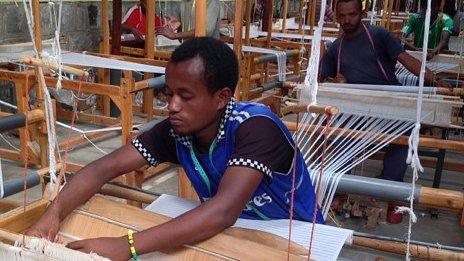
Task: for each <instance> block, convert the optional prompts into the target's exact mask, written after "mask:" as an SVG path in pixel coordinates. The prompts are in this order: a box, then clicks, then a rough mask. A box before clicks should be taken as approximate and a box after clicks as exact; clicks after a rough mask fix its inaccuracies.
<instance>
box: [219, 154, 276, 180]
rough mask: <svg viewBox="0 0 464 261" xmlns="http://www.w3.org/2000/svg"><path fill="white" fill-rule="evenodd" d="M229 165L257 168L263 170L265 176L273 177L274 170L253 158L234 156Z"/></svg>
mask: <svg viewBox="0 0 464 261" xmlns="http://www.w3.org/2000/svg"><path fill="white" fill-rule="evenodd" d="M227 166H238V167H247V168H251V169H255V170H257V171H260V172H262V173H263V174H264V175H265V176H267V177H269V178H271V179H272V170H271V169H270V168H269V167H268V166H266V165H264V164H263V163H261V162H258V161H256V160H252V159H244V158H233V159H230V160H229V162H228V163H227Z"/></svg>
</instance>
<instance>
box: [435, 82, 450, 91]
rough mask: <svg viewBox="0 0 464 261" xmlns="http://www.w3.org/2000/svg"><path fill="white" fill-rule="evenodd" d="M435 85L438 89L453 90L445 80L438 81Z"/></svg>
mask: <svg viewBox="0 0 464 261" xmlns="http://www.w3.org/2000/svg"><path fill="white" fill-rule="evenodd" d="M435 85H436V87H443V88H448V89H452V88H453V87H452V86H451V85H449V84H448V83H447V82H445V81H443V80H436V81H435Z"/></svg>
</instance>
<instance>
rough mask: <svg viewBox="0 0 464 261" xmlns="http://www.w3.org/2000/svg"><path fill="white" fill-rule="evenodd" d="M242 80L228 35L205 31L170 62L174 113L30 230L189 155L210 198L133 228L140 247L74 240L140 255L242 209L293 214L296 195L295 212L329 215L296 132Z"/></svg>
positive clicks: (77, 183)
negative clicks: (242, 92) (106, 188)
mask: <svg viewBox="0 0 464 261" xmlns="http://www.w3.org/2000/svg"><path fill="white" fill-rule="evenodd" d="M237 81H238V63H237V59H236V57H235V54H234V53H233V51H232V50H231V49H230V48H229V47H228V46H227V45H226V44H224V43H222V42H220V41H219V40H216V39H213V38H206V37H205V38H195V39H193V40H190V41H187V42H184V43H183V44H182V45H181V46H180V47H178V48H177V49H176V50H175V51H174V53H173V54H172V57H171V60H170V61H169V63H168V65H167V67H166V91H165V94H166V96H167V99H168V102H169V106H168V110H169V118H168V119H166V120H164V121H162V122H160V123H159V124H157V125H156V126H155V127H153V128H152V129H151V130H149V131H147V132H145V133H142V134H141V135H140V136H139V137H138V138H136V139H135V140H134V141H133V142H132V144H129V145H126V146H123V147H122V148H119V149H118V150H116V151H114V152H112V153H111V154H109V155H107V156H104V157H103V158H101V159H99V160H96V161H94V162H92V163H90V164H89V165H87V166H86V167H84V168H83V169H82V170H81V171H79V172H78V173H76V175H75V176H74V177H73V178H72V180H71V181H69V182H68V183H67V184H66V185H65V186H64V188H63V189H62V191H61V192H60V193H59V195H58V196H57V198H56V199H55V200H54V201H53V203H52V204H51V205H50V207H49V208H48V210H47V211H46V212H45V214H44V215H43V216H42V218H41V219H40V220H39V222H37V223H36V224H35V225H34V226H33V227H32V228H31V229H30V230H29V232H28V234H29V235H35V236H39V237H44V238H47V239H49V240H53V239H54V237H55V235H56V233H57V231H58V229H59V226H60V225H59V224H60V221H61V220H63V219H64V218H65V217H66V216H67V215H68V214H69V213H70V212H71V211H72V210H73V209H74V208H75V207H77V206H78V205H80V204H83V203H84V202H86V201H87V200H88V199H89V198H90V197H92V196H93V195H94V194H95V193H96V192H98V191H99V188H100V187H101V186H102V185H103V184H105V183H106V182H108V181H110V180H112V179H114V178H115V177H117V176H119V175H122V174H124V173H128V172H130V171H132V170H135V169H137V168H140V167H142V166H144V165H145V164H147V162H148V163H150V164H152V165H156V164H157V163H160V162H174V163H180V164H182V166H183V167H184V169H185V171H186V173H187V176H188V177H189V179H190V180H191V182H192V184H193V187H194V188H195V190H196V192H197V194H198V196H199V198H200V200H201V201H202V202H203V203H202V204H201V205H200V206H199V207H197V208H195V209H193V210H191V211H189V212H187V213H185V214H183V215H181V216H179V217H177V218H175V219H172V220H171V221H169V222H167V223H164V224H162V225H160V226H157V227H152V228H150V229H147V230H145V231H142V232H138V233H134V234H133V235H131V237H133V240H132V242H133V243H131V244H130V246H133V247H134V249H133V251H129V244H128V237H125V236H123V237H118V238H97V239H90V240H82V241H76V242H72V243H70V244H69V245H68V247H70V248H73V249H77V250H81V251H84V252H95V253H97V254H99V255H102V256H106V257H109V258H111V259H116V260H121V259H126V260H127V259H129V258H131V254H132V257H134V256H136V255H137V254H143V253H148V252H152V251H159V250H165V249H171V248H175V247H178V246H181V245H185V244H192V243H196V242H199V241H202V240H205V239H207V238H209V237H212V236H214V235H215V234H218V233H220V232H221V231H222V230H224V229H225V228H227V227H229V226H231V225H233V224H234V223H235V221H236V219H237V218H238V217H241V218H249V219H261V220H266V219H287V218H289V209H291V208H290V205H291V204H293V206H294V207H293V218H295V219H298V220H304V221H310V222H311V221H312V222H314V221H316V222H323V219H322V216H321V214H320V212H319V210H317V212H316V214H313V213H314V211H315V210H316V209H317V208H316V207H315V194H314V189H313V187H312V184H311V180H310V176H309V174H308V171H307V167H306V165H305V163H304V161H303V158H302V155H301V153H300V152H299V151H298V150H295V149H294V142H293V140H292V136H291V134H290V132H289V131H288V130H287V129H286V127H285V126H284V124H283V123H282V122H281V120H280V119H279V118H278V117H277V116H276V115H275V114H273V113H272V112H270V110H269V109H268V108H267V107H266V106H264V105H259V104H255V103H237V102H235V101H234V99H233V97H232V95H233V93H234V90H235V86H236V84H237ZM294 156H296V160H293V158H294ZM292 163H294V164H292ZM294 167H295V168H294ZM293 179H294V180H293ZM292 183H293V184H294V186H293V185H292ZM292 190H293V191H294V197H293V196H292ZM292 201H293V202H292ZM127 214H128V215H130V213H127ZM131 252H132V253H131Z"/></svg>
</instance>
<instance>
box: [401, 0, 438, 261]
mask: <svg viewBox="0 0 464 261" xmlns="http://www.w3.org/2000/svg"><path fill="white" fill-rule="evenodd" d="M431 4H432V0H428V1H427V10H426V13H425V28H424V42H423V44H422V63H421V70H420V74H419V93H418V94H417V103H416V105H417V108H416V123H415V125H414V129H413V130H412V133H411V135H410V137H409V149H408V158H407V162H408V163H410V164H411V167H412V169H413V178H412V189H411V194H410V196H409V208H406V207H403V208H401V209H400V210H398V211H402V212H408V213H409V222H408V238H407V249H406V260H410V242H411V231H412V223H415V222H416V221H417V218H416V216H415V214H414V204H413V203H414V193H415V189H416V180H417V179H418V177H419V171H420V172H423V171H424V168H423V167H422V165H421V163H420V158H419V135H420V133H419V132H420V126H421V123H420V121H421V116H422V115H421V114H422V96H423V87H424V79H425V63H426V61H427V47H428V42H429V33H430V31H429V30H430V13H431Z"/></svg>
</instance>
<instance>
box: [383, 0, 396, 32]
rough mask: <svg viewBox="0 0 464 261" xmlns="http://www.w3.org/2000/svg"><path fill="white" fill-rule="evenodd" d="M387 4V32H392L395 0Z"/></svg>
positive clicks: (388, 0) (390, 0)
mask: <svg viewBox="0 0 464 261" xmlns="http://www.w3.org/2000/svg"><path fill="white" fill-rule="evenodd" d="M387 2H388V11H387V24H386V26H385V28H387V30H390V27H391V16H392V12H393V4H394V0H387Z"/></svg>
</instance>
